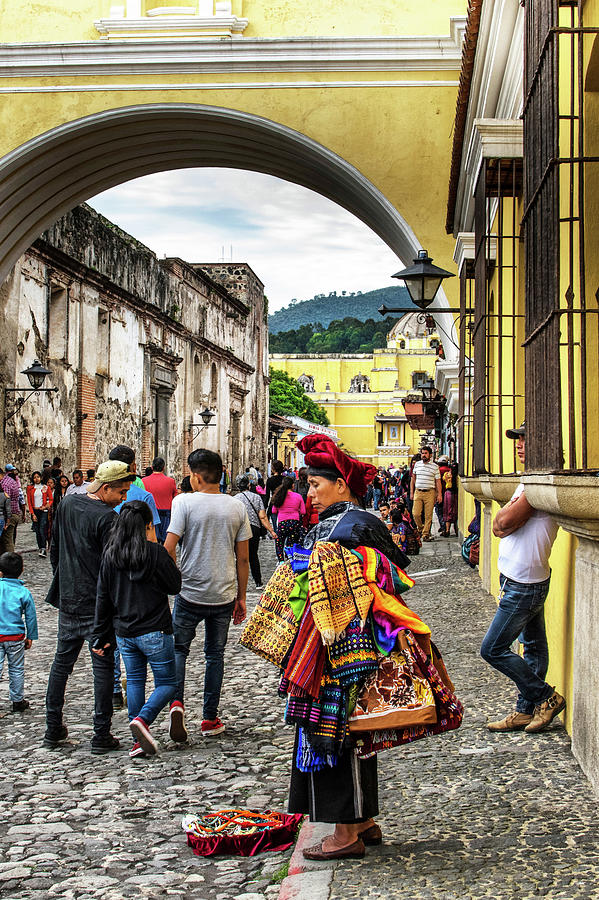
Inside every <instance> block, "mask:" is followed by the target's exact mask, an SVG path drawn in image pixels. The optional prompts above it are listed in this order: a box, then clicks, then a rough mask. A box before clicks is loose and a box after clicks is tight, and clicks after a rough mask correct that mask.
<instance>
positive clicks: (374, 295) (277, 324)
mask: <svg viewBox="0 0 599 900" xmlns="http://www.w3.org/2000/svg"><path fill="white" fill-rule="evenodd" d="M383 303H384V304H386V305H387V306H405V307H408V306H410V307H411V306H412V301H411V300H410V295H409V294H408V292H407V290H406V288H405V287H404V286H403V285H401V286H399V285H397V286H395V285H393V286H391V287H386V288H379V289H378V290H376V291H368V292H366V293H364V294H361V293H360V292H357V293H353V292H350V293H348V292H346V291H342V292H341V293H339V294H338V293H337V292H336V291H333V293H331V294H327V295H325V294H317V295H316V296H315V297H312V299H311V300H301V301H296V300H292V301H291V303H290V304H289V306H286V307H285V308H284V309H279V310H277V312H275V313H273V314H272V315H270V316H269V317H268V328H269V331H270V334H271V335H273V334H277V333H278V332H279V331H290V330H296V329H298V328H301V327H302V325H316V324H317V323H318V324H319V325H320V326H321V327H322V326H324V327H325V328H326V327H327V325H329V324H330V323H331V322H332V321H333V320H334V319H344V318H346V317H348V316H351V317H352V318H355V319H359V320H360V322H365V321H366V319H374V320H375V321H377V320H378V321H381V322H382V318H381V316H380V315H379V313H378V308H379V306H381V305H382V304H383ZM415 308H416V307H414V309H415ZM273 352H274V351H273Z"/></svg>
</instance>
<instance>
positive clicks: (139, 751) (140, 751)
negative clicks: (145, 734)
mask: <svg viewBox="0 0 599 900" xmlns="http://www.w3.org/2000/svg"><path fill="white" fill-rule="evenodd" d="M129 756H130V757H131V759H135V757H136V756H142V757H144V758H145V756H146V753H145V750H144V748H143V747H142V746H141V744H140V743H139V741H135V743H134V744H133V746H132V747H131V749H130V750H129Z"/></svg>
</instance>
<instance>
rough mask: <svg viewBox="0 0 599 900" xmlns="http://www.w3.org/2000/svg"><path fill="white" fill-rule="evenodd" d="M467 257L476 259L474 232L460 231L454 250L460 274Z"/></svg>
mask: <svg viewBox="0 0 599 900" xmlns="http://www.w3.org/2000/svg"><path fill="white" fill-rule="evenodd" d="M467 259H474V232H473V231H460V233H459V234H458V236H457V237H456V239H455V247H454V250H453V261H454V263H455V264H456V266H457V268H458V275H459V274H460V272H461V271H462V268H463V266H464V263H465V262H466V260H467Z"/></svg>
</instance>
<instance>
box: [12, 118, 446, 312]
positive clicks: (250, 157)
mask: <svg viewBox="0 0 599 900" xmlns="http://www.w3.org/2000/svg"><path fill="white" fill-rule="evenodd" d="M202 166H217V167H224V168H236V169H249V170H251V171H255V172H262V173H265V174H268V175H274V176H276V177H278V178H282V179H284V180H285V181H290V182H293V183H295V184H299V185H302V186H303V187H306V188H309V189H311V190H313V191H316V192H317V193H319V194H322V195H323V196H325V197H327V198H328V199H329V200H332V201H333V202H335V203H337V204H339V205H340V206H342V207H344V208H345V209H347V210H348V211H349V212H351V213H353V214H354V215H355V216H356V217H357V218H358V219H360V220H361V221H362V222H364V223H365V224H366V225H367V226H368V227H369V228H371V229H372V231H374V232H375V234H377V235H378V236H379V237H380V238H381V239H382V240H383V241H384V242H385V243H386V244H387V245H388V246H389V247H390V248H391V249H392V250H393V251H394V252H395V253H396V254H397V256H398V257H399V260H401V261H404V260H405V261H409V260H410V259H411V258H412V257H413V256H415V255H416V252H417V250H418V249H420V243H419V242H418V240H417V238H416V235H415V234H414V232H413V231H412V229H411V228H410V226H409V225H408V224H407V222H406V221H405V219H404V218H403V217H402V216H401V215H400V214H399V212H398V211H397V210H396V209H395V207H394V206H393V205H392V204H391V203H390V202H389V201H388V200H387V199H386V198H385V196H384V195H383V194H382V193H381V192H380V191H379V190H378V189H377V188H376V187H375V186H374V185H373V184H372V183H371V182H370V181H369V180H368V179H367V178H365V177H364V176H363V175H361V173H360V172H359V171H358V170H357V169H356V168H354V167H353V166H352V165H350V164H349V163H348V162H346V161H345V160H344V159H342V158H341V157H340V156H337V155H336V154H335V153H332V152H331V151H330V150H328V149H327V148H326V147H324V146H323V145H322V144H319V143H317V142H316V141H314V140H312V139H311V138H309V137H306V135H303V134H301V133H299V132H297V131H294V130H293V129H291V128H288V127H286V126H283V125H280V124H278V123H276V122H273V121H270V120H268V119H264V118H261V117H258V116H255V115H251V114H248V113H243V112H239V111H236V110H231V109H224V108H220V107H215V106H203V105H197V104H147V105H140V106H131V107H122V108H118V109H113V110H107V111H104V112H101V113H96V114H94V115H90V116H86V117H84V118H81V119H76V120H74V121H72V122H68V123H66V124H63V125H60V126H59V127H57V128H54V129H52V130H51V131H48V132H46V133H44V134H41V135H39V136H38V137H36V138H34V139H33V140H31V141H28V142H27V143H26V144H23V145H22V146H21V147H19V148H17V149H16V150H14V151H13V152H12V153H10V154H8V155H7V156H5V157H4V158H3V159H2V160H1V161H0V283H1V282H2V281H3V280H4V279H5V278H6V277H7V276H8V274H9V272H10V270H11V268H12V266H13V265H14V264H15V263H16V261H17V259H18V258H19V256H20V255H21V254H22V253H23V252H24V251H25V250H26V249H27V247H28V246H29V245H30V244H31V243H32V242H33V241H34V240H35V239H36V238H37V237H39V235H40V234H41V233H42V232H43V231H44V230H45V229H46V228H48V227H49V226H50V225H52V224H53V223H54V222H55V221H56V220H57V219H59V218H60V217H61V216H62V215H64V213H66V212H67V211H68V210H70V209H72V208H73V207H74V206H76V205H77V204H78V203H82V202H83V201H85V200H88V199H89V198H90V197H93V196H94V195H95V194H98V193H100V192H101V191H104V190H107V189H108V188H111V187H114V186H115V185H118V184H122V183H123V182H125V181H129V180H130V179H133V178H139V177H140V176H142V175H148V174H151V173H154V172H162V171H167V170H169V169H180V168H194V167H202ZM439 301H440V303H439V305H440V306H441V307H442V305H443V304H444V303H445V305H446V300H444V298H439ZM439 301H438V302H439ZM435 305H437V304H435ZM444 318H445V317H444Z"/></svg>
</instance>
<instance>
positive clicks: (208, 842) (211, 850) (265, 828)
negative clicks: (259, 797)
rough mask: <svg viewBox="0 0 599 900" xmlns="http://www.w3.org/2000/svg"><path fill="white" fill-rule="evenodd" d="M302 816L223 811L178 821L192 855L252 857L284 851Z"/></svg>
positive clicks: (244, 810) (293, 838)
mask: <svg viewBox="0 0 599 900" xmlns="http://www.w3.org/2000/svg"><path fill="white" fill-rule="evenodd" d="M302 818H303V816H301V815H289V814H287V813H280V812H273V811H272V810H266V811H265V812H259V811H258V810H255V809H223V810H220V811H219V812H214V813H206V814H205V815H203V816H186V817H185V818H184V819H183V821H182V823H181V824H182V827H183V830H184V831H185V832H186V834H187V843H188V845H189V846H190V847H191V848H192V850H193V852H194V853H195V854H196V856H256V854H258V853H264V852H265V851H277V850H288V849H289V847H291V846H292V844H293V842H294V840H295V834H296V831H297V829H298V828H299V825H300V822H301V820H302Z"/></svg>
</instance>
